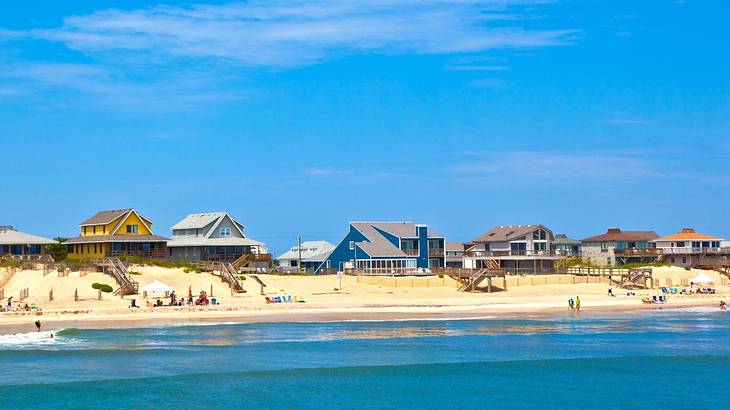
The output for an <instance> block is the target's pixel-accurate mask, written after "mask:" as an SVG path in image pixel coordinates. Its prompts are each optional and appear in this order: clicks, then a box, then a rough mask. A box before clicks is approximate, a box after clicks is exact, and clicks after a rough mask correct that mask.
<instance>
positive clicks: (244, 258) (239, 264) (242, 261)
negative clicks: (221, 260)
mask: <svg viewBox="0 0 730 410" xmlns="http://www.w3.org/2000/svg"><path fill="white" fill-rule="evenodd" d="M253 259H254V256H253V254H251V253H247V254H244V255H241V257H240V258H238V259H236V260H235V261H233V263H231V266H232V267H233V269H234V270H236V272H238V270H239V269H241V268H245V267H246V266H248V265H249V264H250V263H251V262H252V261H253Z"/></svg>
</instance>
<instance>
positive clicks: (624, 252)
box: [613, 248, 662, 257]
mask: <svg viewBox="0 0 730 410" xmlns="http://www.w3.org/2000/svg"><path fill="white" fill-rule="evenodd" d="M613 254H614V255H616V256H625V257H631V256H660V255H662V250H661V249H660V248H633V249H614V250H613Z"/></svg>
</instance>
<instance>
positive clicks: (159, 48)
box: [26, 0, 578, 67]
mask: <svg viewBox="0 0 730 410" xmlns="http://www.w3.org/2000/svg"><path fill="white" fill-rule="evenodd" d="M545 2H546V1H539V0H439V1H436V0H406V1H403V0H370V1H362V0H318V1H303V0H300V1H296V0H295V1H283V0H273V1H262V0H254V1H250V2H240V3H239V2H237V3H229V4H223V5H204V4H198V5H192V6H187V7H173V6H156V7H151V8H146V9H137V10H118V9H110V10H101V11H97V12H95V13H92V14H89V15H84V16H73V17H68V18H66V19H65V20H64V24H63V26H62V27H59V28H37V29H34V30H30V31H28V32H27V33H26V34H27V36H29V37H31V38H36V39H44V40H51V41H59V42H63V43H65V44H66V45H67V46H68V47H70V48H72V49H74V50H79V51H83V52H88V53H102V52H150V53H154V54H157V55H164V56H170V57H184V58H189V57H203V58H224V59H230V60H235V61H239V62H241V63H244V64H247V65H251V66H273V67H288V66H299V65H306V64H311V63H316V62H320V61H323V60H327V59H331V58H334V57H336V56H338V55H342V54H352V53H386V54H409V53H410V54H449V53H479V52H483V51H486V50H491V49H504V48H516V49H519V48H532V47H545V46H555V45H563V44H569V43H571V42H573V41H574V40H575V36H576V34H577V33H578V31H576V30H573V29H565V28H562V29H526V28H524V27H522V26H520V20H528V19H530V18H531V17H528V16H526V15H524V14H521V13H520V12H523V11H524V12H525V13H527V11H526V9H527V8H529V7H534V6H535V5H536V4H539V3H545Z"/></svg>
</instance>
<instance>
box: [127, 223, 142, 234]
mask: <svg viewBox="0 0 730 410" xmlns="http://www.w3.org/2000/svg"><path fill="white" fill-rule="evenodd" d="M138 232H139V225H127V233H138Z"/></svg>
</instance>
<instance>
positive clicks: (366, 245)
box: [351, 222, 443, 257]
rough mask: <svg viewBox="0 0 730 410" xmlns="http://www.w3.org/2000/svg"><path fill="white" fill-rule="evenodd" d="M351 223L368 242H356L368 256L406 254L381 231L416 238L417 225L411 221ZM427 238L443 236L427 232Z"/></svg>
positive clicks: (398, 255)
mask: <svg viewBox="0 0 730 410" xmlns="http://www.w3.org/2000/svg"><path fill="white" fill-rule="evenodd" d="M351 225H352V226H353V227H354V228H355V229H357V230H358V231H360V233H362V234H363V236H365V237H366V238H367V240H368V242H358V244H357V246H358V247H359V248H360V249H362V250H363V251H365V252H367V254H368V255H370V256H384V257H393V256H395V257H405V256H406V254H405V253H404V252H403V251H401V250H400V249H398V247H397V246H395V245H393V243H391V242H390V241H389V240H388V239H387V238H386V237H385V236H383V234H382V233H381V231H382V232H387V233H389V234H391V235H393V236H397V237H399V238H417V237H418V226H419V225H417V224H414V223H411V222H352V223H351ZM428 237H429V238H443V236H441V235H439V234H437V233H435V232H431V231H429V232H428Z"/></svg>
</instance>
